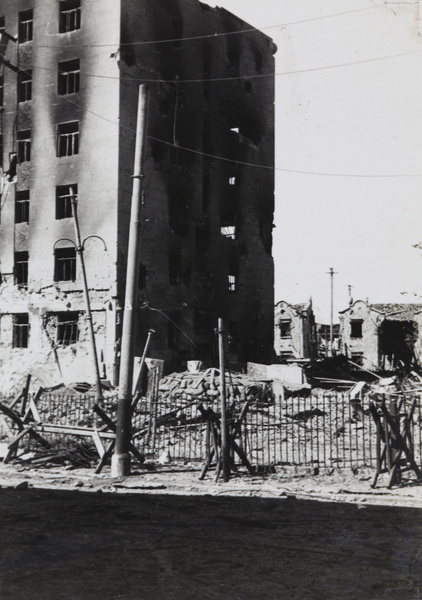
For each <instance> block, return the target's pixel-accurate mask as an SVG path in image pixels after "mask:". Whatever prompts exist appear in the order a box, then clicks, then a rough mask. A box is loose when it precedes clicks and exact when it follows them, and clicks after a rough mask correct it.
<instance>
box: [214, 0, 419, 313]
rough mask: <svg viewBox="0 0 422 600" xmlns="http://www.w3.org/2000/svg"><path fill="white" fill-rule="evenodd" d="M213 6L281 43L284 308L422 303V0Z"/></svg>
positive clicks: (279, 247)
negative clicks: (308, 303) (361, 302)
mask: <svg viewBox="0 0 422 600" xmlns="http://www.w3.org/2000/svg"><path fill="white" fill-rule="evenodd" d="M203 1H204V0H203ZM206 3H207V4H209V5H211V6H221V7H224V8H226V9H227V10H229V11H230V12H232V13H233V14H235V15H237V16H239V17H240V18H242V19H244V20H245V21H246V22H247V23H249V24H251V25H253V26H254V27H257V28H260V29H262V30H263V32H264V33H265V34H266V35H268V36H270V37H271V38H272V39H273V40H274V42H275V43H276V45H277V47H278V51H277V53H276V55H275V58H276V66H275V71H276V73H277V75H276V77H275V81H276V102H275V111H276V123H275V125H276V135H275V151H276V158H275V168H276V170H275V182H276V189H275V202H276V212H275V226H276V227H275V229H274V246H273V255H274V263H275V301H276V302H278V301H280V300H286V301H287V302H291V303H298V302H305V301H306V300H308V299H309V298H310V297H312V300H313V306H314V311H315V313H316V316H317V319H318V321H319V322H329V319H330V308H331V292H330V276H329V275H328V272H329V270H330V268H333V270H334V272H335V275H334V277H333V288H334V320H335V321H337V315H338V311H340V310H344V309H345V308H347V306H348V303H349V293H350V291H349V286H352V288H351V293H352V297H353V299H354V300H358V299H363V300H369V302H420V303H422V250H419V249H418V248H414V247H413V246H414V245H416V244H419V243H420V242H422V0H409V1H406V0H401V1H397V2H394V1H392V0H319V1H318V2H315V0H219V2H213V1H211V0H209V1H207V2H206ZM419 5H420V6H419Z"/></svg>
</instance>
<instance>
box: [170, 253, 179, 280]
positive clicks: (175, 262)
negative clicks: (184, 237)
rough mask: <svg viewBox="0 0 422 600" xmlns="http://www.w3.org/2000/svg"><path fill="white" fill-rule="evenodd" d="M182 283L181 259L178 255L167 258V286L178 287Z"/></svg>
mask: <svg viewBox="0 0 422 600" xmlns="http://www.w3.org/2000/svg"><path fill="white" fill-rule="evenodd" d="M180 283H182V257H181V255H180V254H170V256H169V284H170V285H179V284H180Z"/></svg>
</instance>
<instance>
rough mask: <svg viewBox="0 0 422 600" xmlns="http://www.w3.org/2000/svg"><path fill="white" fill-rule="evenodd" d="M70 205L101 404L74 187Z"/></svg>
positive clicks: (99, 381) (97, 397) (97, 393)
mask: <svg viewBox="0 0 422 600" xmlns="http://www.w3.org/2000/svg"><path fill="white" fill-rule="evenodd" d="M70 203H71V206H72V217H73V224H74V228H75V237H76V252H77V254H78V257H79V262H80V265H81V271H82V284H83V289H84V299H85V310H86V316H85V318H86V320H87V321H88V329H89V337H90V340H91V352H92V363H93V366H94V376H95V385H96V388H97V391H96V394H95V396H96V400H97V403H98V402H101V401H102V399H103V395H102V391H101V378H100V370H99V367H98V355H97V346H96V343H95V332H94V324H93V322H92V312H91V303H90V300H89V293H88V281H87V277H86V269H85V261H84V255H83V247H82V243H81V233H80V230H79V220H78V211H77V209H76V206H77V200H76V196H75V194H74V192H73V188H72V187H70Z"/></svg>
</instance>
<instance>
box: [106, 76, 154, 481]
mask: <svg viewBox="0 0 422 600" xmlns="http://www.w3.org/2000/svg"><path fill="white" fill-rule="evenodd" d="M146 104H147V88H146V85H145V84H143V85H140V86H139V96H138V113H137V124H136V142H135V160H134V174H133V176H132V177H133V187H132V202H131V213H130V227H129V243H128V256H127V269H126V290H125V305H124V313H123V328H122V348H121V359H120V376H119V399H118V404H117V424H116V447H115V453H114V455H113V457H112V462H111V473H112V476H113V477H122V476H126V475H130V454H129V444H130V437H131V415H132V410H131V400H132V381H133V357H134V333H135V317H136V309H137V306H136V305H137V300H138V278H139V250H140V242H141V239H140V237H141V235H140V234H141V215H142V178H143V175H142V163H143V155H144V146H145V138H146V135H145V128H146Z"/></svg>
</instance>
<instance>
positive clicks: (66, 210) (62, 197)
mask: <svg viewBox="0 0 422 600" xmlns="http://www.w3.org/2000/svg"><path fill="white" fill-rule="evenodd" d="M72 196H74V197H75V199H76V200H77V198H78V186H77V184H76V183H73V184H71V185H58V186H57V187H56V219H57V220H58V219H69V218H70V217H72Z"/></svg>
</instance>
